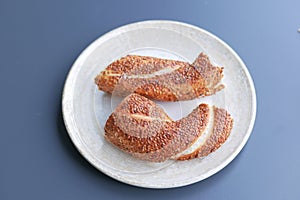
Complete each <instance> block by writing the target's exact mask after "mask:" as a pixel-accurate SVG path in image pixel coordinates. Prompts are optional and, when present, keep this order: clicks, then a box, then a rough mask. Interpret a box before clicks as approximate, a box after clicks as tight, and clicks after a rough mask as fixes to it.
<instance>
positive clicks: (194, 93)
mask: <svg viewBox="0 0 300 200" xmlns="http://www.w3.org/2000/svg"><path fill="white" fill-rule="evenodd" d="M222 72H223V68H220V67H215V66H213V65H212V64H211V63H210V61H209V58H208V57H207V56H206V55H205V54H204V53H201V54H200V55H199V56H198V57H197V59H196V60H195V62H194V63H193V64H192V65H190V64H189V63H186V62H182V61H175V60H168V59H160V58H154V57H148V56H136V55H128V56H125V57H123V58H121V59H119V60H117V61H115V62H113V63H112V64H110V65H109V66H108V67H107V68H106V69H105V70H104V71H102V72H101V73H100V74H99V75H98V76H97V77H96V78H95V83H96V84H97V85H98V88H99V90H102V91H105V92H108V93H114V94H117V95H128V94H130V93H132V92H135V93H138V94H140V95H143V96H147V97H149V98H152V99H157V100H161V101H179V100H190V99H194V98H197V97H200V96H208V95H212V94H214V93H215V92H217V91H219V90H221V89H222V88H224V86H223V85H222V84H220V81H221V79H222V77H223V74H222Z"/></svg>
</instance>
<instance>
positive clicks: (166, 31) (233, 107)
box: [62, 21, 256, 188]
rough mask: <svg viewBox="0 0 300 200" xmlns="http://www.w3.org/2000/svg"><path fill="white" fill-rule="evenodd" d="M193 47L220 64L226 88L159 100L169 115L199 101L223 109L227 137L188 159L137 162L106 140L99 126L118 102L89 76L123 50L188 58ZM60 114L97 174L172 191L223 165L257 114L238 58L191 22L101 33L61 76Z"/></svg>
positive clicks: (178, 113)
mask: <svg viewBox="0 0 300 200" xmlns="http://www.w3.org/2000/svg"><path fill="white" fill-rule="evenodd" d="M200 52H205V53H206V54H207V55H208V56H209V57H210V59H211V61H212V62H213V63H214V64H216V65H219V66H223V67H224V78H223V83H224V84H225V89H223V90H222V91H220V92H218V93H217V94H215V95H213V96H210V97H205V98H199V99H195V100H192V101H182V102H175V103H174V102H167V103H161V102H157V103H158V104H160V105H161V106H162V107H163V108H164V109H165V111H166V113H168V115H169V116H170V117H172V118H173V119H179V118H181V117H183V116H186V115H187V114H188V113H189V112H191V111H192V110H193V109H194V108H195V107H196V106H197V105H198V104H200V103H201V102H206V103H209V104H213V105H216V106H219V107H223V108H225V109H227V110H228V111H229V112H230V113H231V115H232V117H233V118H234V126H233V129H232V132H231V135H230V137H229V138H228V140H227V141H226V142H225V144H224V145H222V146H221V148H220V149H218V150H217V151H216V152H214V153H212V154H210V155H209V156H207V157H205V158H201V159H193V160H190V161H166V162H163V163H151V162H145V161H140V160H137V159H135V158H132V157H131V156H129V155H127V154H125V153H123V152H121V151H119V150H118V149H116V148H115V147H113V146H112V145H110V144H108V143H107V142H106V141H105V140H104V138H103V135H104V125H105V122H106V120H107V118H108V116H109V115H110V114H111V113H112V111H113V110H114V108H115V107H116V106H117V105H118V103H119V102H120V101H121V100H122V98H120V97H115V96H113V95H109V94H106V93H104V92H102V91H98V90H97V87H96V85H95V84H94V78H95V76H96V75H97V74H98V73H99V72H100V71H102V70H103V69H104V68H105V67H106V66H107V65H108V64H110V63H111V62H113V61H114V60H116V59H119V58H120V57H122V56H125V55H127V54H138V55H148V56H155V57H160V58H169V59H177V60H183V61H187V62H190V63H191V62H192V61H193V60H194V59H195V58H196V57H197V55H198V54H199V53H200ZM62 107H63V116H64V121H65V125H66V128H67V130H68V133H69V135H70V137H71V139H72V141H73V143H74V144H75V146H76V147H77V149H78V150H79V152H80V153H81V154H82V155H83V156H84V157H85V158H86V159H87V160H88V161H89V162H90V163H91V164H92V165H93V166H95V167H96V168H97V169H99V170H100V171H101V172H103V173H105V174H107V175H108V176H111V177H112V178H114V179H117V180H119V181H122V182H125V183H128V184H131V185H135V186H140V187H148V188H172V187H179V186H184V185H189V184H192V183H195V182H198V181H201V180H203V179H205V178H207V177H209V176H211V175H213V174H215V173H216V172H218V171H220V170H221V169H223V168H224V167H225V166H226V165H228V164H229V163H230V162H231V161H232V160H233V159H234V158H235V157H236V155H237V154H238V153H239V152H240V151H241V149H242V148H243V146H244V145H245V143H246V142H247V140H248V138H249V136H250V134H251V131H252V128H253V125H254V121H255V116H256V96H255V89H254V85H253V82H252V79H251V77H250V74H249V72H248V70H247V68H246V66H245V65H244V63H243V61H242V60H241V59H240V58H239V56H238V55H237V54H236V53H235V52H234V51H233V50H232V49H231V48H230V47H229V46H228V45H227V44H225V43H224V42H223V41H222V40H220V39H219V38H217V37H216V36H214V35H212V34H211V33H209V32H207V31H205V30H203V29H200V28H198V27H195V26H192V25H189V24H185V23H180V22H174V21H144V22H138V23H133V24H129V25H126V26H123V27H120V28H117V29H115V30H113V31H110V32H109V33H107V34H105V35H103V36H101V37H100V38H99V39H97V40H96V41H94V42H93V43H92V44H91V45H89V46H88V47H87V48H86V49H85V50H84V51H83V52H82V53H81V55H80V56H79V57H78V59H77V60H76V62H75V63H74V65H73V66H72V69H71V70H70V72H69V75H68V77H67V80H66V83H65V87H64V91H63V98H62Z"/></svg>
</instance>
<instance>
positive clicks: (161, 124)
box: [104, 94, 209, 162]
mask: <svg viewBox="0 0 300 200" xmlns="http://www.w3.org/2000/svg"><path fill="white" fill-rule="evenodd" d="M131 105H134V106H131ZM134 107H139V108H135V109H134ZM136 116H138V119H137V117H136ZM141 116H142V117H141ZM145 116H146V117H145ZM152 119H153V120H152ZM208 119H209V107H208V105H207V104H200V105H199V106H198V107H197V108H195V109H194V110H193V111H192V112H191V113H190V114H189V115H188V116H186V117H184V118H182V119H180V120H178V121H172V120H171V119H170V118H169V117H168V116H167V115H166V114H165V113H164V111H163V110H162V109H161V108H159V106H157V105H156V104H155V103H154V102H152V101H151V100H149V99H147V98H145V97H143V96H140V95H138V94H131V95H129V96H127V97H126V98H125V99H124V100H123V101H122V102H121V104H120V105H119V106H118V107H117V108H116V110H115V111H114V112H113V113H112V114H111V115H110V117H109V118H108V120H107V122H106V125H105V128H104V129H105V138H106V140H107V141H109V142H110V143H112V144H113V145H115V146H117V147H118V148H120V149H121V150H123V151H124V152H126V153H129V154H131V155H132V156H134V157H137V158H139V159H142V160H147V161H152V162H162V161H165V160H167V159H169V158H171V157H172V156H175V155H176V154H178V153H180V152H182V151H183V150H185V149H187V148H188V147H190V146H191V145H192V144H193V143H194V142H195V141H196V140H197V138H198V137H200V136H201V134H202V133H203V131H204V130H205V128H206V126H207V123H208Z"/></svg>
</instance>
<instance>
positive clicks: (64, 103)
mask: <svg viewBox="0 0 300 200" xmlns="http://www.w3.org/2000/svg"><path fill="white" fill-rule="evenodd" d="M143 24H156V25H157V24H174V25H179V26H184V27H188V28H191V29H194V30H197V31H200V32H203V33H205V34H207V35H208V36H209V37H212V38H213V39H215V40H217V41H218V42H220V43H221V44H222V45H223V46H224V47H225V48H226V49H227V50H229V52H230V53H231V54H232V55H233V56H234V57H235V58H236V59H237V61H238V62H239V63H240V65H241V69H242V70H243V72H244V73H245V75H246V77H247V81H248V83H249V87H250V92H251V97H252V98H251V102H252V105H251V107H252V110H251V112H252V114H251V120H250V122H249V127H248V129H247V133H246V134H245V136H244V137H243V139H242V141H241V143H240V144H239V145H238V147H237V148H236V149H235V150H234V152H233V153H232V154H231V155H230V156H228V158H227V159H226V160H224V162H222V163H221V164H220V165H218V166H217V167H215V168H213V169H211V170H210V171H208V172H206V173H205V174H204V175H203V176H201V178H198V179H197V177H196V178H195V179H192V180H189V181H185V182H180V183H173V184H145V183H144V182H140V183H137V182H133V181H130V180H127V179H124V178H123V177H121V176H118V175H117V174H114V173H112V172H110V171H109V170H106V169H105V168H106V166H104V165H101V166H97V165H96V164H95V162H94V159H93V158H92V156H90V155H89V154H88V153H86V152H83V151H82V149H81V146H82V144H81V141H80V140H79V139H77V138H76V135H75V134H74V133H73V128H72V127H70V120H72V119H70V116H68V114H69V112H70V105H69V104H70V102H69V101H70V99H69V98H70V96H72V95H68V90H69V88H70V87H71V86H72V84H71V81H72V76H75V75H76V71H75V70H76V67H77V66H78V65H79V63H80V62H81V60H82V58H84V57H85V55H86V54H88V53H89V52H92V51H93V50H94V49H95V48H96V47H97V44H98V43H101V41H105V40H106V39H108V38H110V37H112V36H114V35H115V34H119V33H121V32H124V31H125V30H126V31H127V30H128V29H129V28H133V27H136V28H138V27H139V26H141V25H143ZM124 29H125V30H124ZM75 77H76V76H75ZM61 107H62V116H63V121H64V124H65V127H66V130H67V133H68V135H69V137H70V139H71V141H72V143H73V144H74V146H75V148H76V149H77V150H78V151H79V153H80V154H81V155H82V156H83V157H84V158H85V159H86V160H87V161H88V162H89V163H90V164H91V165H92V166H94V167H95V168H96V169H98V170H99V171H101V172H102V173H104V174H106V175H108V176H110V177H111V178H113V179H115V180H118V181H120V182H123V183H126V184H130V185H134V186H138V187H143V188H153V189H166V188H175V187H182V186H186V185H190V184H193V183H196V182H199V181H202V180H204V179H206V178H208V177H210V176H212V175H214V174H216V173H218V172H219V171H221V170H222V169H223V168H224V167H226V166H227V165H228V164H229V163H230V162H232V161H233V160H234V159H235V158H236V156H237V155H238V154H239V153H240V152H241V150H242V149H243V147H244V146H245V145H246V143H247V141H248V140H249V137H250V135H251V133H252V131H253V128H254V124H255V120H256V113H257V96H256V91H255V85H254V82H253V79H252V77H251V74H250V72H249V70H248V68H247V67H246V65H245V63H244V62H243V60H242V59H241V58H240V56H239V55H238V54H237V53H236V52H235V51H234V50H233V48H232V47H230V46H229V45H228V44H227V43H226V42H224V41H223V40H222V39H220V38H219V37H217V36H216V35H214V34H213V33H211V32H208V31H207V30H205V29H203V28H200V27H198V26H195V25H191V24H188V23H185V22H179V21H173V20H145V21H138V22H133V23H129V24H125V25H122V26H120V27H117V28H114V29H112V30H110V31H108V32H106V33H105V34H103V35H100V36H99V37H98V38H97V39H95V40H94V41H92V42H91V43H90V44H88V45H87V46H86V47H85V48H84V50H83V51H82V52H81V53H80V54H79V55H78V56H77V58H76V60H75V62H74V63H73V64H72V66H71V68H70V70H69V72H68V74H67V76H66V79H65V83H64V87H63V91H62V101H61ZM198 177H199V176H198Z"/></svg>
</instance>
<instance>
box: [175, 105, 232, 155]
mask: <svg viewBox="0 0 300 200" xmlns="http://www.w3.org/2000/svg"><path fill="white" fill-rule="evenodd" d="M213 109H214V126H213V130H212V131H211V134H210V136H209V137H208V138H207V139H206V141H205V142H204V143H203V145H201V146H199V147H198V148H197V149H196V150H195V151H193V152H192V153H190V154H185V155H182V156H180V157H179V158H177V160H190V159H193V158H199V157H204V156H207V155H208V154H210V153H212V152H214V151H216V150H217V149H218V148H220V147H221V145H222V144H223V143H224V142H225V141H226V140H227V138H228V137H229V135H230V132H231V129H232V126H233V119H232V117H231V116H230V114H229V113H228V112H227V111H226V110H225V109H222V108H217V107H214V108H213Z"/></svg>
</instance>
